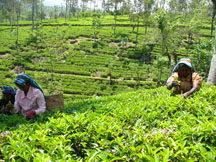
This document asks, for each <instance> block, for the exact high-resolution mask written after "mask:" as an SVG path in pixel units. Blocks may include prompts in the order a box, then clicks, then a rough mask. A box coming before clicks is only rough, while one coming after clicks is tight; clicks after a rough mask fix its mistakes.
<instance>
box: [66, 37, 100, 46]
mask: <svg viewBox="0 0 216 162" xmlns="http://www.w3.org/2000/svg"><path fill="white" fill-rule="evenodd" d="M96 40H100V39H96ZM82 41H94V39H92V38H86V37H79V38H76V39H68V42H69V43H70V44H79V43H80V42H82Z"/></svg>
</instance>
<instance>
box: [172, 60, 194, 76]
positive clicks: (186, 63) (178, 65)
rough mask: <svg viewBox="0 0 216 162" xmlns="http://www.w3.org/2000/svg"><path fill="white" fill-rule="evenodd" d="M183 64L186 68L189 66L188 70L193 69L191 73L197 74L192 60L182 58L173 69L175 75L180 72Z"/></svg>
mask: <svg viewBox="0 0 216 162" xmlns="http://www.w3.org/2000/svg"><path fill="white" fill-rule="evenodd" d="M182 64H183V65H185V66H187V67H188V68H190V69H191V72H195V70H194V67H193V65H192V62H191V60H190V59H188V58H182V59H181V60H180V61H179V62H178V63H177V64H176V66H175V67H174V68H173V73H174V72H179V69H180V67H181V66H183V65H182Z"/></svg>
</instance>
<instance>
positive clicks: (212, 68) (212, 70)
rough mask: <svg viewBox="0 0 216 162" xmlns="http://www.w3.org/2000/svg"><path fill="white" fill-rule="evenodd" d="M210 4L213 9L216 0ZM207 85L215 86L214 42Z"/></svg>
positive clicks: (215, 53) (215, 60)
mask: <svg viewBox="0 0 216 162" xmlns="http://www.w3.org/2000/svg"><path fill="white" fill-rule="evenodd" d="M212 3H213V6H214V8H216V0H212ZM215 40H216V28H215ZM207 83H212V84H214V85H216V41H215V47H214V54H213V56H212V60H211V66H210V70H209V75H208V80H207Z"/></svg>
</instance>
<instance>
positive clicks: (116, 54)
mask: <svg viewBox="0 0 216 162" xmlns="http://www.w3.org/2000/svg"><path fill="white" fill-rule="evenodd" d="M105 20H106V22H104V24H107V25H108V24H112V23H113V22H111V18H110V17H109V16H108V17H106V18H104V19H103V21H105ZM91 21H92V20H91V19H88V18H86V19H83V21H82V20H79V21H77V24H78V25H81V26H73V25H68V24H63V23H62V24H61V23H60V22H59V23H58V24H55V23H49V24H46V23H44V24H43V26H38V27H37V28H36V29H35V31H34V33H32V32H31V27H30V26H20V27H19V40H18V42H19V43H18V45H19V50H18V52H17V50H16V38H17V35H16V28H14V29H13V30H11V27H10V26H1V27H0V29H1V30H0V45H1V49H0V53H1V55H0V65H1V66H0V70H1V71H0V77H1V78H2V79H1V80H0V83H1V86H4V85H8V84H9V85H12V86H14V84H13V79H14V78H15V76H16V73H19V72H23V71H25V72H26V73H27V74H29V75H30V76H31V77H33V78H34V79H35V80H36V81H37V82H38V83H39V84H40V85H41V86H42V88H43V89H44V91H45V94H50V93H59V92H63V93H64V96H65V98H66V99H68V100H70V99H74V98H88V97H92V96H104V95H113V94H117V93H122V92H127V91H134V90H136V89H145V88H155V87H157V86H158V85H161V84H164V82H165V81H166V79H167V78H168V76H169V75H170V72H171V69H170V68H169V67H168V60H167V57H166V56H163V57H162V58H164V60H165V62H164V61H163V64H161V63H160V62H158V59H159V58H161V54H160V53H161V47H160V44H159V43H158V42H157V41H155V39H156V38H157V37H156V36H157V35H159V32H158V30H157V29H156V28H155V27H153V28H150V27H149V29H148V34H144V33H145V28H144V27H141V28H140V29H139V33H138V36H139V37H138V39H137V41H138V42H139V43H138V44H136V43H137V42H136V36H137V35H136V32H135V31H133V28H132V27H130V22H129V21H128V20H127V19H126V17H125V16H123V17H122V18H119V21H118V24H119V25H122V24H127V25H126V26H124V27H122V26H118V27H117V34H116V35H114V34H113V29H112V26H103V27H102V28H101V29H100V30H99V31H98V32H99V33H98V35H97V39H96V40H95V39H94V31H93V28H92V27H91V26H82V25H91V23H90V22H91ZM75 22H76V21H75V20H74V21H71V22H70V23H72V24H76V23H75ZM70 23H69V24H70ZM21 24H22V23H21ZM60 24H61V25H60ZM77 24H76V25H77ZM53 25H54V26H53ZM204 30H205V31H204ZM202 32H204V33H208V34H209V32H210V31H209V29H202ZM153 36H154V38H153ZM150 38H152V39H150ZM188 47H189V46H188V44H187V43H185V42H184V40H182V46H181V48H178V49H176V50H175V53H176V58H181V57H187V56H189V57H191V58H192V59H193V58H194V57H193V56H194V55H195V54H194V51H195V50H194V49H193V48H194V47H193V46H190V48H188ZM204 51H207V52H208V50H207V49H204ZM198 52H199V51H198ZM200 58H201V57H200ZM210 58H211V55H209V58H208V59H209V60H210ZM197 64H198V63H197ZM198 65H199V64H198ZM200 69H203V68H202V67H200ZM206 69H208V68H207V67H206ZM160 74H161V75H160Z"/></svg>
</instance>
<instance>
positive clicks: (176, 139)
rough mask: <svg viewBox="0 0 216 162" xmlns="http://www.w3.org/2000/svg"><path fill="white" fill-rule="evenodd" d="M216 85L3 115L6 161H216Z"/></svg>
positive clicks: (1, 151)
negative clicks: (187, 91) (38, 113)
mask: <svg viewBox="0 0 216 162" xmlns="http://www.w3.org/2000/svg"><path fill="white" fill-rule="evenodd" d="M215 98H216V88H215V86H210V85H207V84H205V83H204V84H203V86H202V88H201V89H200V90H199V91H198V92H196V93H195V94H194V95H192V96H191V97H189V98H188V99H184V98H183V97H182V95H176V96H172V95H171V91H168V90H167V89H166V87H160V88H157V89H152V90H138V91H136V92H130V93H122V94H119V95H115V96H109V97H95V98H93V99H86V100H76V101H71V102H68V103H67V104H66V109H65V110H64V111H55V112H46V113H45V114H44V115H41V116H38V117H37V118H36V119H32V120H30V121H27V120H26V119H24V118H23V117H21V116H20V115H12V116H7V115H3V114H1V115H0V132H1V134H0V159H4V160H5V161H16V162H21V161H35V162H36V161H107V162H108V161H115V162H117V161H149V162H152V161H155V162H156V161H164V162H166V161H176V162H178V161H179V162H182V161H185V162H186V161H187V162H188V161H191V162H192V161H215V156H216V151H215V149H216V137H215V136H216V120H215V115H216V111H215V105H216V103H215Z"/></svg>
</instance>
